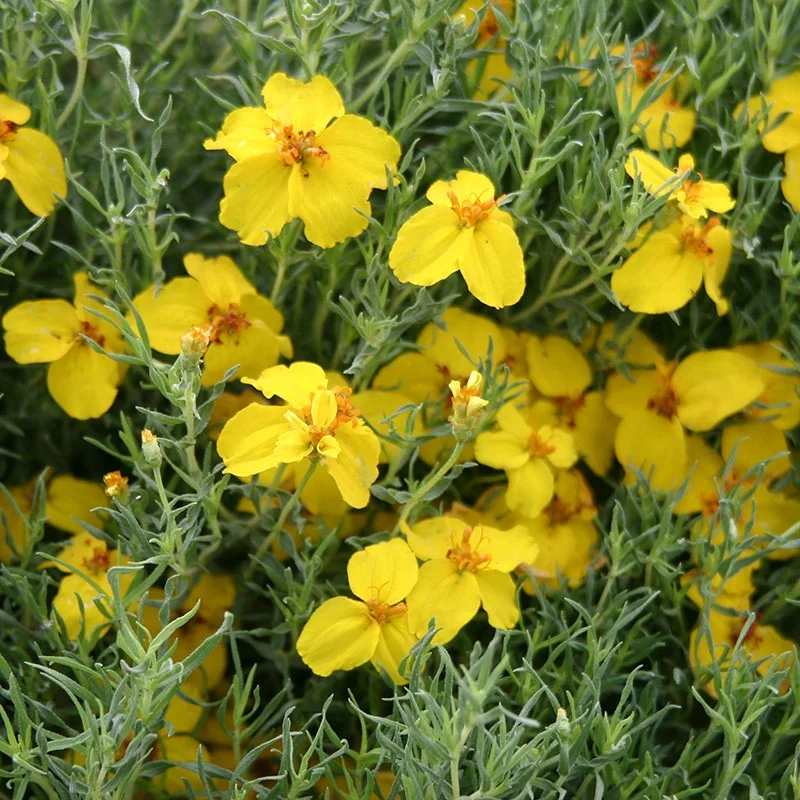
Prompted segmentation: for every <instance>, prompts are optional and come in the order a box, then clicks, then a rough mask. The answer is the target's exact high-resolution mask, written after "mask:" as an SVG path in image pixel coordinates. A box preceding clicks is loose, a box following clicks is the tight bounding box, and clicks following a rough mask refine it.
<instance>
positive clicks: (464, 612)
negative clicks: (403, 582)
mask: <svg viewBox="0 0 800 800" xmlns="http://www.w3.org/2000/svg"><path fill="white" fill-rule="evenodd" d="M404 532H405V535H406V538H407V539H408V544H409V545H410V547H411V549H412V550H413V551H414V553H415V554H416V555H417V556H418V557H419V558H421V559H422V560H423V561H424V562H425V563H424V564H423V565H422V567H421V568H420V571H419V579H418V580H417V583H416V585H415V586H414V588H413V589H412V590H411V592H410V593H409V595H408V624H409V626H410V628H411V631H412V633H415V634H416V635H417V636H423V635H424V634H425V633H426V632H427V630H428V626H429V625H430V623H431V620H435V624H436V627H437V628H441V630H439V631H438V632H437V633H436V635H435V636H434V638H433V643H435V644H446V643H447V642H449V641H450V640H451V639H452V638H453V637H454V636H455V635H456V634H457V633H458V632H459V631H460V630H461V628H463V627H464V625H466V624H467V623H468V622H469V621H470V620H471V619H472V618H473V617H474V616H475V614H477V613H478V609H479V608H480V607H481V606H482V607H483V609H484V611H486V613H487V614H488V616H489V624H490V625H492V626H493V627H495V628H500V629H501V630H508V629H509V628H513V627H514V626H515V625H516V624H517V621H518V620H519V608H518V607H517V602H516V591H515V588H514V581H513V579H512V577H511V575H510V574H509V573H511V572H512V571H513V570H514V569H516V568H517V566H519V564H522V563H526V564H530V563H532V562H533V561H534V560H535V559H536V555H537V553H538V547H537V546H536V544H535V542H533V541H532V539H531V538H530V537H529V536H528V534H527V532H526V530H525V528H523V527H522V526H520V525H517V526H515V527H513V528H510V529H509V530H500V529H498V528H492V527H489V526H487V525H480V524H479V525H476V526H474V527H473V526H472V525H469V524H467V523H466V522H465V521H464V520H462V519H458V518H456V517H434V518H433V519H426V520H423V521H422V522H418V523H416V524H415V525H413V526H412V527H410V528H409V527H406V529H405V531H404Z"/></svg>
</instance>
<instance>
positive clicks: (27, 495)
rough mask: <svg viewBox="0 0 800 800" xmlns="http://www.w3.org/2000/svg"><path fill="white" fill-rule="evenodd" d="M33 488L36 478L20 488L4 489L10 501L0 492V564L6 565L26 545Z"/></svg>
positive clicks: (10, 487)
mask: <svg viewBox="0 0 800 800" xmlns="http://www.w3.org/2000/svg"><path fill="white" fill-rule="evenodd" d="M35 488H36V478H34V479H33V480H30V481H28V482H27V483H25V484H23V485H22V486H9V487H6V491H7V492H8V494H9V495H11V499H10V500H9V498H8V496H7V495H6V493H5V492H3V491H0V564H8V563H9V562H10V561H11V560H12V559H14V558H16V553H21V552H22V551H23V550H24V549H25V547H26V546H27V544H28V541H29V531H28V518H29V516H30V513H31V508H32V504H33V494H34V491H35ZM12 501H13V502H12ZM15 505H16V506H17V508H14V506H15ZM17 509H19V511H18V510H17ZM20 512H21V513H22V516H20ZM9 540H10V541H9Z"/></svg>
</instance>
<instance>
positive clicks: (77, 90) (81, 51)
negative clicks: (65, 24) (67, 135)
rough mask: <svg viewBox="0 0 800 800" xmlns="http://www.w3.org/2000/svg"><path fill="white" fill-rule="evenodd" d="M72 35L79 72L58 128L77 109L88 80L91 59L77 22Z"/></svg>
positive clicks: (59, 119)
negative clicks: (87, 74) (87, 73)
mask: <svg viewBox="0 0 800 800" xmlns="http://www.w3.org/2000/svg"><path fill="white" fill-rule="evenodd" d="M70 35H71V36H72V41H73V43H74V44H75V59H76V60H77V62H78V73H77V75H76V76H75V85H74V86H73V87H72V94H71V95H70V98H69V102H68V103H67V106H66V108H65V109H64V110H63V111H62V112H61V114H60V115H59V117H58V119H57V120H56V130H60V129H61V127H62V126H63V125H64V123H65V122H66V121H67V120H68V119H69V117H70V114H72V112H73V111H74V110H75V106H77V105H78V103H79V102H80V99H81V95H82V94H83V84H84V83H85V81H86V71H87V69H88V67H89V59H88V58H87V57H86V47H85V46H84V41H83V39H82V37H81V36H80V34H79V33H78V30H77V28H76V27H75V23H74V22H73V23H72V24H71V25H70Z"/></svg>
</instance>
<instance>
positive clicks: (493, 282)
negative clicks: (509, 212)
mask: <svg viewBox="0 0 800 800" xmlns="http://www.w3.org/2000/svg"><path fill="white" fill-rule="evenodd" d="M459 268H460V270H461V274H462V275H463V276H464V280H465V281H466V282H467V288H468V289H469V290H470V292H471V294H472V295H473V296H474V297H477V298H478V300H480V301H481V303H483V304H484V305H487V306H492V307H493V308H504V307H505V306H510V305H513V304H514V303H516V302H517V301H518V300H519V299H520V297H522V293H523V292H524V291H525V263H524V261H523V257H522V248H521V247H520V244H519V239H518V238H517V234H516V233H514V230H513V228H511V227H510V226H509V225H506V224H504V223H503V222H500V221H498V220H494V219H487V220H485V221H483V222H479V223H478V224H477V225H476V226H475V228H473V236H472V237H467V245H466V248H465V249H464V251H463V252H462V254H461V257H460V259H459Z"/></svg>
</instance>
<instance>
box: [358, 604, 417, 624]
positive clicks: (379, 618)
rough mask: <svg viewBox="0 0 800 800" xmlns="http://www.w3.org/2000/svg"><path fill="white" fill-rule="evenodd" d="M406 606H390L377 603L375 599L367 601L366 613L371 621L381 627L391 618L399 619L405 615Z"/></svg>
mask: <svg viewBox="0 0 800 800" xmlns="http://www.w3.org/2000/svg"><path fill="white" fill-rule="evenodd" d="M407 610H408V606H406V604H405V603H398V604H397V605H394V606H390V605H387V604H386V603H379V602H378V601H377V600H376V599H375V598H371V599H369V600H367V611H368V612H369V615H370V616H371V617H372V619H374V620H375V622H377V623H378V625H383V624H384V623H386V622H388V621H389V620H390V619H392V617H399V616H401V615H402V614H405V613H406V611H407Z"/></svg>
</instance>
